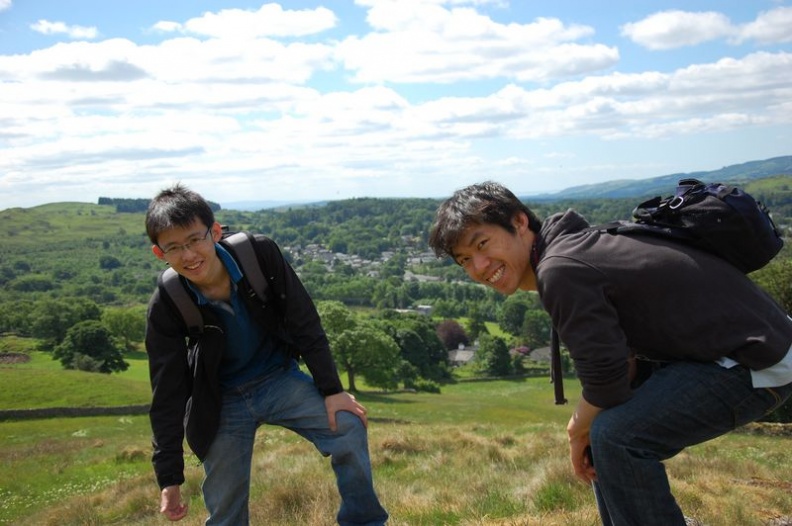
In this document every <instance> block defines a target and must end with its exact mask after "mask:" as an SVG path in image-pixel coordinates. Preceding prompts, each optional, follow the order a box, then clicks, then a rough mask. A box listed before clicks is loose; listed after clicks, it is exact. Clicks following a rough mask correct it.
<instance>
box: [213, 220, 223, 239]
mask: <svg viewBox="0 0 792 526" xmlns="http://www.w3.org/2000/svg"><path fill="white" fill-rule="evenodd" d="M222 237H223V227H222V226H221V225H220V223H218V222H217V221H215V222H214V223H213V224H212V240H213V241H214V242H215V243H217V242H218V241H220V239H221V238H222Z"/></svg>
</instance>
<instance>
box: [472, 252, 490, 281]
mask: <svg viewBox="0 0 792 526" xmlns="http://www.w3.org/2000/svg"><path fill="white" fill-rule="evenodd" d="M487 268H489V258H488V257H487V256H485V255H484V254H474V255H473V256H472V257H471V265H470V270H471V272H472V273H473V275H474V277H478V276H480V275H481V272H483V271H485V270H487Z"/></svg>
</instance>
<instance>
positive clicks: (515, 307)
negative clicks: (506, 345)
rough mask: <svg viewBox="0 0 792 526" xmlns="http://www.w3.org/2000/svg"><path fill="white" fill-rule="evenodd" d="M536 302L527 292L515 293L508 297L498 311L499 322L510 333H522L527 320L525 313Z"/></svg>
mask: <svg viewBox="0 0 792 526" xmlns="http://www.w3.org/2000/svg"><path fill="white" fill-rule="evenodd" d="M533 303H534V302H533V301H532V300H531V298H530V296H528V295H527V294H524V293H523V294H520V293H517V294H513V295H511V296H509V297H508V298H506V300H505V301H504V302H503V305H502V306H501V309H500V312H499V313H498V323H499V324H500V326H501V328H502V329H503V330H504V331H506V332H508V333H510V334H520V329H521V328H522V326H523V322H524V321H525V313H526V312H528V309H529V308H531V306H532V304H533Z"/></svg>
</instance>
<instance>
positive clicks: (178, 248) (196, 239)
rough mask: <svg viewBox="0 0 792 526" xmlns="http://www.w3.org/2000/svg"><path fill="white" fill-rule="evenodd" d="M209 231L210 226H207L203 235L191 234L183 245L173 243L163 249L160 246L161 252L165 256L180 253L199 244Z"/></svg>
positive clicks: (204, 239)
mask: <svg viewBox="0 0 792 526" xmlns="http://www.w3.org/2000/svg"><path fill="white" fill-rule="evenodd" d="M211 231H212V227H209V228H207V229H206V233H205V234H204V235H202V236H193V237H191V238H190V239H188V240H187V242H186V243H185V244H183V245H173V246H170V247H168V248H167V249H163V248H162V247H160V250H162V253H163V254H164V255H165V257H175V256H178V255H179V254H182V253H183V252H184V251H185V250H192V249H193V247H194V246H195V245H200V244H201V243H203V242H205V241H206V240H208V239H209V232H211Z"/></svg>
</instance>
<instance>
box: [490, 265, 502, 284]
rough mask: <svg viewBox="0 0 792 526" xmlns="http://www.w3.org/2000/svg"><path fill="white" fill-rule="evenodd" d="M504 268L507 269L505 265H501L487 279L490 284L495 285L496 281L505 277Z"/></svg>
mask: <svg viewBox="0 0 792 526" xmlns="http://www.w3.org/2000/svg"><path fill="white" fill-rule="evenodd" d="M504 269H505V268H504V267H500V268H499V269H498V270H496V271H495V273H494V274H493V275H492V276H490V277H489V279H487V282H488V283H489V284H490V285H494V284H495V283H497V282H498V281H499V280H500V279H501V278H502V277H503V272H504Z"/></svg>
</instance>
